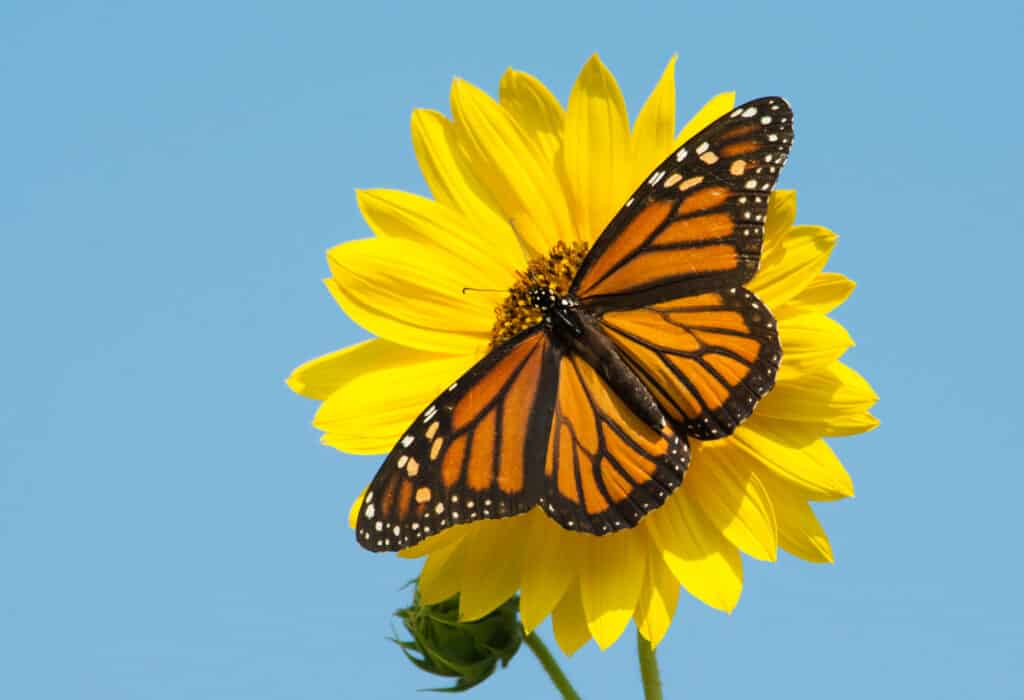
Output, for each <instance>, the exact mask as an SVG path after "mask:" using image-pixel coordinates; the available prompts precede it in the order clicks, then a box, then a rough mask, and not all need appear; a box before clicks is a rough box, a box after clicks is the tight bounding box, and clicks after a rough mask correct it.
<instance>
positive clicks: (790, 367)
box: [778, 314, 853, 382]
mask: <svg viewBox="0 0 1024 700" xmlns="http://www.w3.org/2000/svg"><path fill="white" fill-rule="evenodd" d="M779 341H780V342H781V343H782V365H781V366H780V367H779V373H778V381H779V382H788V381H798V380H799V379H801V378H802V377H803V376H804V375H805V374H809V373H812V372H818V371H820V370H822V369H824V368H825V367H828V366H829V365H831V364H832V363H833V362H835V361H836V360H838V359H839V358H840V357H842V356H843V353H845V352H846V351H847V350H849V349H850V348H852V347H853V338H851V337H850V334H849V333H847V332H846V329H845V328H843V326H842V325H841V324H840V323H839V322H837V321H834V320H832V319H831V318H829V317H828V316H822V315H821V314H803V315H802V316H795V317H792V318H782V319H779Z"/></svg>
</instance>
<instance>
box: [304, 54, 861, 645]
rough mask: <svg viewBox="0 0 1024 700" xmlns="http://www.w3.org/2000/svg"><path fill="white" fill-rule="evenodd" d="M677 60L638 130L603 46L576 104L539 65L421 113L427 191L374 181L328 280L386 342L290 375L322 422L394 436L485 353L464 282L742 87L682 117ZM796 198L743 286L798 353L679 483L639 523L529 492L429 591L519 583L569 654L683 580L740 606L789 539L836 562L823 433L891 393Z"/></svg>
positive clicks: (587, 210)
mask: <svg viewBox="0 0 1024 700" xmlns="http://www.w3.org/2000/svg"><path fill="white" fill-rule="evenodd" d="M674 70H675V59H673V60H672V61H670V62H669V64H668V66H667V68H666V69H665V71H664V73H663V74H662V76H661V79H660V80H659V81H658V83H657V85H656V86H655V88H654V90H653V92H652V93H651V95H650V97H649V98H648V99H647V101H646V103H645V104H644V106H643V108H642V109H641V110H640V112H639V114H638V115H637V118H636V120H635V122H634V124H633V127H632V129H630V124H629V119H628V117H627V113H626V106H625V103H624V101H623V98H622V95H621V93H620V92H619V88H618V86H617V84H616V82H615V79H614V78H613V76H612V74H611V73H610V72H609V71H608V70H607V69H606V68H605V66H604V65H603V64H602V63H601V62H600V60H599V59H598V58H597V57H596V56H595V57H593V58H592V59H591V60H590V61H588V62H587V64H586V65H585V66H584V67H583V70H582V71H581V73H580V75H579V78H578V79H577V81H576V84H575V86H574V87H573V90H572V94H571V95H570V97H569V104H568V108H567V109H563V107H562V106H561V105H560V104H559V102H558V101H557V100H556V99H555V98H554V97H553V96H552V95H551V93H550V92H549V91H548V90H547V88H545V87H544V85H543V84H541V83H540V82H539V81H538V80H537V79H536V78H534V77H532V76H530V75H527V74H525V73H520V72H518V71H514V70H509V71H507V72H506V73H505V75H504V76H503V77H502V80H501V87H500V99H499V100H497V101H495V100H494V99H492V98H491V97H490V96H488V95H487V94H486V93H484V92H483V91H481V90H480V89H479V88H477V87H474V86H473V85H470V84H469V83H467V82H464V81H462V80H456V81H455V82H454V84H453V85H452V90H451V109H452V115H453V116H452V118H451V119H449V118H447V117H445V116H443V115H441V114H439V113H437V112H433V111H428V110H417V111H416V112H414V114H413V117H412V138H413V144H414V146H415V149H416V155H417V158H418V159H419V163H420V167H421V168H422V170H423V174H424V177H425V178H426V181H427V184H428V185H429V187H430V190H431V192H432V193H433V195H434V198H433V199H428V198H424V197H420V196H417V195H413V194H408V193H405V192H398V191H392V190H364V191H360V192H359V193H358V202H359V207H360V209H361V211H362V213H363V216H364V217H365V218H366V221H367V223H368V224H369V226H370V228H371V229H372V230H373V233H374V234H375V237H374V238H371V239H365V240H358V241H352V242H349V243H344V244H342V245H340V246H338V247H336V248H334V249H332V250H331V251H330V252H329V254H328V261H329V264H330V269H331V277H330V278H329V279H327V280H326V284H327V287H328V289H329V290H330V292H331V294H333V295H334V297H335V299H336V300H337V302H338V304H339V305H340V306H341V308H342V309H343V310H344V311H345V313H347V314H348V315H349V316H350V317H352V318H353V319H354V320H355V321H356V322H357V323H359V324H360V325H361V326H363V327H364V328H365V329H367V330H368V331H369V332H370V333H372V334H374V335H375V336H377V338H375V339H373V340H369V341H366V342H363V343H360V344H357V345H355V346H352V347H349V348H345V349H343V350H339V351H337V352H334V353H331V354H329V355H325V356H323V357H320V358H318V359H316V360H312V361H310V362H308V363H306V364H304V365H302V366H301V367H299V368H298V369H296V370H295V372H294V373H293V374H292V376H291V377H290V378H289V380H288V384H289V386H290V387H291V388H292V389H294V390H295V391H296V392H298V393H300V394H302V395H304V396H308V397H310V398H314V399H319V400H321V401H323V404H322V405H321V406H320V409H319V410H318V411H317V414H316V418H315V420H314V424H315V425H316V427H318V428H319V429H321V430H322V431H324V433H325V434H324V437H323V441H324V442H325V443H326V444H328V445H331V446H333V447H336V448H337V449H339V450H343V451H345V452H353V453H360V454H366V453H381V452H387V451H388V450H390V449H391V447H392V446H393V444H394V442H395V441H396V440H397V438H398V437H399V436H401V434H402V432H403V431H404V430H405V429H406V427H407V426H408V424H409V423H410V422H411V421H412V419H413V418H414V417H415V416H416V415H417V414H418V413H419V412H420V411H421V410H422V409H423V407H424V406H427V405H428V404H429V403H430V402H431V401H432V400H433V399H434V397H435V396H436V395H437V394H438V393H440V391H441V390H442V389H443V388H445V387H446V386H447V385H449V384H451V382H452V381H453V380H454V379H456V378H457V377H458V376H459V375H461V374H462V373H463V372H464V371H465V370H467V369H468V368H469V367H470V366H471V365H473V364H474V363H475V362H476V361H477V360H478V359H480V358H481V357H482V356H483V354H484V353H485V352H486V351H487V349H488V344H489V341H490V339H491V332H492V325H493V324H494V317H495V306H496V303H498V302H499V301H500V297H499V298H496V297H495V296H494V295H489V294H482V293H477V294H462V293H460V291H461V290H462V288H463V287H467V286H469V287H485V288H507V287H511V286H512V285H513V284H514V283H515V281H516V277H515V272H516V271H517V270H523V269H525V268H526V265H527V262H528V261H529V260H531V259H533V258H535V257H537V256H541V255H544V254H546V253H547V251H549V250H550V249H551V248H552V247H553V246H554V245H555V244H556V243H557V242H559V241H565V242H574V241H584V242H587V243H591V242H593V241H594V239H595V238H596V237H597V236H598V234H599V233H600V232H601V230H602V228H603V226H604V225H605V223H606V222H608V220H609V219H610V218H611V217H612V216H613V215H614V214H615V212H616V210H617V209H618V208H619V207H620V206H621V205H622V204H623V203H624V201H625V199H626V198H627V197H628V196H629V194H630V192H631V191H632V190H633V188H634V187H635V186H636V184H637V183H639V182H640V181H641V180H642V179H643V178H644V177H646V176H647V175H648V174H649V172H650V170H651V169H652V168H653V167H654V166H655V165H657V164H658V163H659V162H660V161H661V160H662V159H663V158H664V157H665V155H666V154H668V153H670V152H671V151H672V149H673V148H674V147H676V146H677V145H678V144H681V143H682V142H683V141H684V140H686V139H687V138H689V137H690V136H691V135H693V134H694V133H696V132H697V131H699V130H700V129H701V128H703V127H704V126H706V125H707V124H709V123H710V122H712V121H713V120H714V119H716V118H717V117H719V116H721V115H722V114H724V113H725V112H727V111H729V110H730V109H732V107H733V99H734V96H733V94H732V93H724V94H721V95H718V96H716V97H714V98H712V99H711V100H709V101H708V102H707V104H705V105H704V107H703V108H702V109H701V110H700V111H699V112H698V113H697V115H696V116H694V117H693V118H692V119H691V120H690V121H689V122H688V123H687V124H686V126H684V127H683V129H682V131H681V132H678V133H677V132H676V130H675V103H676V96H675V76H674ZM797 155H798V157H799V151H797ZM795 216H796V194H795V193H794V192H793V191H777V192H775V193H773V195H772V198H771V205H770V209H769V214H768V220H767V226H766V232H765V241H764V249H763V256H762V263H761V268H760V270H759V272H758V273H757V276H756V277H755V278H754V280H753V281H752V282H751V283H750V284H749V285H748V286H749V287H750V289H751V290H752V291H754V292H755V293H756V294H757V295H758V296H759V297H760V298H761V299H762V300H763V301H764V302H765V303H767V304H768V306H769V307H770V308H771V309H773V311H774V313H775V315H776V317H777V319H778V324H779V333H780V337H781V343H782V346H783V348H784V357H783V362H782V366H781V367H780V369H779V373H778V377H777V384H776V387H775V389H774V390H773V391H772V392H771V393H770V394H769V395H768V396H767V397H766V398H765V399H764V400H763V401H761V402H760V403H759V404H758V405H757V408H756V410H755V412H754V414H753V416H751V417H750V418H749V419H748V420H747V421H746V422H745V423H744V424H743V425H742V426H740V428H739V429H737V430H736V432H735V434H733V435H732V436H730V437H728V438H726V439H722V440H717V441H714V442H706V443H700V442H696V441H694V443H695V444H694V450H693V455H692V461H691V464H690V468H689V471H688V472H687V475H686V479H685V480H684V482H683V484H682V486H681V487H680V488H679V489H678V490H677V491H676V493H675V494H673V495H672V496H671V497H670V498H669V500H668V501H667V502H666V503H665V505H663V506H662V507H661V508H659V509H658V510H656V511H655V512H654V513H652V514H651V515H649V516H648V517H646V518H644V519H643V520H642V521H641V522H640V523H639V524H638V525H637V526H636V527H634V528H632V529H629V530H624V531H622V532H619V533H616V534H612V535H608V536H605V537H595V536H591V535H586V534H580V533H573V532H569V531H566V530H564V529H562V528H561V527H559V526H558V525H557V524H556V523H554V522H553V521H552V520H550V519H549V518H547V517H546V516H545V515H544V514H543V513H541V512H540V511H539V510H537V509H534V510H533V511H531V512H529V513H526V514H524V515H521V516H517V517H514V518H508V519H504V520H491V521H481V522H476V523H473V524H470V525H463V526H459V527H455V528H451V529H449V530H446V531H444V532H443V533H441V534H439V535H437V536H434V537H432V538H429V539H427V540H425V541H424V542H422V543H421V544H419V545H417V546H416V547H413V548H411V549H409V550H406V551H405V552H403V556H410V557H420V556H426V557H427V559H426V562H425V564H424V566H423V571H422V573H421V576H420V593H421V595H422V599H423V602H424V603H426V604H430V603H437V602H440V601H442V600H444V599H446V598H449V597H450V596H452V595H454V594H456V593H459V594H460V606H461V610H460V613H461V616H462V617H463V619H467V620H471V619H477V618H480V617H482V616H484V615H486V614H487V613H489V612H491V611H492V610H494V609H495V608H497V607H498V606H499V605H501V604H502V603H504V602H505V601H506V600H508V599H509V598H510V597H511V596H512V595H513V594H515V593H516V591H519V592H520V596H521V602H520V612H521V616H522V620H523V624H524V625H525V627H526V629H527V630H528V631H529V630H532V629H533V628H534V627H536V626H537V625H538V624H540V622H541V621H542V620H543V619H545V618H546V617H547V616H548V615H552V617H553V624H554V631H555V636H556V639H557V641H558V644H559V645H560V646H561V648H562V649H563V650H564V651H565V652H566V653H569V654H571V653H573V652H575V651H576V650H577V649H579V648H580V646H582V645H583V644H584V643H585V642H586V641H587V640H589V639H591V638H593V639H594V640H595V641H596V642H597V644H598V645H599V646H600V647H601V648H606V647H608V646H609V645H611V644H612V643H613V642H614V641H615V640H616V639H617V638H618V637H619V636H620V635H621V634H622V632H623V630H624V629H625V627H626V626H627V625H628V624H629V621H630V620H631V619H632V620H635V622H636V625H637V627H638V628H639V630H640V632H641V634H643V636H644V637H646V638H647V639H648V640H650V641H651V643H652V644H655V645H656V644H657V643H658V642H659V641H660V640H661V639H662V638H663V637H664V635H665V632H666V631H667V630H668V627H669V624H670V623H671V620H672V616H673V613H674V611H675V607H676V603H677V600H678V596H679V588H680V586H682V587H683V588H685V589H686V590H687V591H688V592H689V593H690V594H691V595H693V596H695V597H696V598H698V599H699V600H701V601H703V602H705V603H706V604H708V605H710V606H711V607H714V608H717V609H719V610H724V611H731V610H732V609H733V608H734V607H735V606H736V603H737V601H738V600H739V596H740V591H741V589H742V583H743V570H742V562H741V558H740V552H743V553H745V554H747V555H748V556H750V557H753V558H755V559H760V560H766V561H773V560H774V559H775V558H776V556H777V549H778V547H780V546H781V547H782V549H784V550H786V551H787V552H790V553H791V554H793V555H795V556H797V557H800V558H802V559H805V560H808V561H812V562H830V561H832V551H831V548H830V546H829V542H828V539H827V537H826V536H825V533H824V531H823V530H822V528H821V526H820V525H819V523H818V521H817V519H816V518H815V515H814V512H813V511H812V509H811V507H810V505H809V502H810V501H830V500H836V499H840V498H846V497H848V496H851V495H853V485H852V482H851V480H850V477H849V475H848V474H847V472H846V471H845V470H844V468H843V466H842V465H841V464H840V463H839V460H838V459H837V458H836V456H835V455H834V454H833V452H832V450H831V449H830V448H829V446H828V444H827V443H826V442H825V440H824V439H823V438H825V437H837V436H843V435H851V434H854V433H860V432H864V431H867V430H870V429H872V428H874V427H875V426H876V425H877V421H876V420H875V419H874V418H873V417H872V416H871V415H870V414H869V413H868V412H867V411H868V409H869V408H870V407H871V406H872V405H873V404H874V402H875V401H876V400H877V396H876V395H875V393H874V392H873V391H872V389H871V387H870V386H869V385H868V383H867V382H866V381H865V380H864V379H863V378H861V377H860V375H858V374H857V373H856V372H854V371H853V370H852V369H850V368H849V367H847V366H846V365H844V364H843V363H842V362H840V361H839V360H840V357H841V356H842V355H843V353H844V352H845V351H846V350H847V349H848V348H849V347H850V346H852V345H853V341H852V340H851V338H850V336H849V335H848V334H847V332H846V330H845V329H844V328H843V327H842V326H841V325H840V324H839V323H837V322H836V321H834V320H832V319H830V318H829V317H828V316H827V315H826V314H828V313H829V312H830V311H832V309H834V308H836V307H837V306H838V305H839V304H841V303H842V302H843V301H845V299H846V298H847V297H848V296H849V294H850V292H851V291H852V290H853V287H854V284H853V282H852V281H850V280H849V279H847V278H846V277H844V276H842V275H840V274H836V273H830V272H822V269H823V268H824V266H825V263H826V262H827V260H828V257H829V254H830V252H831V250H832V247H833V246H834V245H835V242H836V236H835V234H833V233H832V232H831V231H829V230H827V229H825V228H822V227H820V226H794V224H793V222H794V219H795ZM370 476H371V475H369V474H368V475H367V481H369V478H370ZM356 507H358V500H357V504H356ZM353 512H355V510H354V511H353Z"/></svg>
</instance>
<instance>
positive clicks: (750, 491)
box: [680, 443, 778, 561]
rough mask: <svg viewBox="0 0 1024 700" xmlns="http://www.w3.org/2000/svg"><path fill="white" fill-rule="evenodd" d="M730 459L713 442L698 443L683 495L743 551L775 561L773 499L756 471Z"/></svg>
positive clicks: (775, 543) (775, 535)
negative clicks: (769, 496)
mask: <svg viewBox="0 0 1024 700" xmlns="http://www.w3.org/2000/svg"><path fill="white" fill-rule="evenodd" d="M728 457H729V452H728V451H727V450H726V451H723V450H721V449H716V448H715V447H714V446H713V443H712V444H709V445H707V446H705V445H703V444H701V443H698V449H696V450H695V451H694V454H693V461H692V463H691V465H690V470H689V471H688V472H687V474H686V479H685V480H684V482H683V488H682V493H681V494H680V495H681V497H682V498H685V499H687V500H689V501H690V502H692V503H693V504H694V505H695V506H696V507H697V508H699V509H700V510H701V511H702V512H703V513H704V514H705V515H707V516H708V519H709V520H710V521H711V522H712V523H713V524H714V525H715V527H717V528H718V529H719V530H720V531H721V533H722V534H723V535H725V537H726V538H727V539H728V540H729V541H730V542H732V543H733V544H734V545H736V546H737V547H739V548H740V549H741V550H742V551H743V552H746V553H747V554H748V555H750V556H752V557H754V558H755V559H761V560H764V561H775V558H776V556H777V553H776V549H777V547H778V535H777V531H776V525H775V512H774V511H773V510H772V502H771V499H770V498H768V494H767V492H766V491H765V490H764V486H762V485H761V480H760V479H758V478H757V474H756V473H755V472H754V471H753V470H752V469H749V468H748V469H744V468H743V465H742V464H735V463H733V462H731V461H730V460H729V459H728Z"/></svg>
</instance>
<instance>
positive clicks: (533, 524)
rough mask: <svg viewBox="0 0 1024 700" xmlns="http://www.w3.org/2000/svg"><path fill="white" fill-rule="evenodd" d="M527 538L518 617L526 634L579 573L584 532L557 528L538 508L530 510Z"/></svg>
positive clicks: (558, 599) (560, 597) (551, 607)
mask: <svg viewBox="0 0 1024 700" xmlns="http://www.w3.org/2000/svg"><path fill="white" fill-rule="evenodd" d="M526 518H527V519H528V520H529V527H530V532H531V534H530V537H529V544H528V545H527V553H526V561H527V562H528V565H527V566H524V567H523V575H522V579H523V580H522V590H521V592H520V594H519V616H520V617H521V618H522V620H523V627H524V628H526V631H527V633H529V632H532V631H533V630H534V629H535V628H536V627H537V625H539V624H540V623H541V622H542V621H543V620H544V618H546V617H547V616H548V615H550V614H551V611H552V610H553V609H554V607H555V605H557V604H558V601H560V600H561V599H562V596H564V595H565V592H566V590H567V589H568V588H569V584H570V583H572V582H575V581H576V579H577V578H578V576H579V573H578V572H579V569H580V566H581V562H580V559H581V554H582V552H583V549H584V547H583V545H582V544H581V542H580V540H581V538H584V537H586V535H581V534H578V533H573V532H569V531H567V530H565V529H564V528H562V527H559V526H558V524H556V523H555V522H554V521H552V520H551V518H549V517H547V516H546V515H544V513H543V512H542V511H541V510H540V509H539V508H534V509H533V510H532V511H530V512H529V513H528V514H527V515H526Z"/></svg>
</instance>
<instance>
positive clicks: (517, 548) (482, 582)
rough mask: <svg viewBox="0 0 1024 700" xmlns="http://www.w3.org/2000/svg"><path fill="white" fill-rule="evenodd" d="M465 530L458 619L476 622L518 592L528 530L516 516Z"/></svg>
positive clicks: (474, 524) (485, 521)
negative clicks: (467, 531) (466, 531)
mask: <svg viewBox="0 0 1024 700" xmlns="http://www.w3.org/2000/svg"><path fill="white" fill-rule="evenodd" d="M468 529H469V530H470V532H469V534H468V535H466V538H465V539H464V540H463V541H462V548H463V552H462V579H461V582H460V585H459V619H460V620H479V619H480V618H481V617H483V616H484V615H486V614H488V613H490V612H491V611H492V610H494V609H496V608H497V607H498V606H499V605H501V604H502V603H504V602H505V601H506V600H508V599H509V598H511V597H512V596H513V595H515V592H516V590H518V588H519V579H520V569H521V566H522V561H523V550H524V549H525V547H526V542H527V537H526V535H527V534H528V532H529V528H528V527H527V526H526V523H524V522H523V518H522V517H521V516H520V517H517V518H509V519H503V520H481V521H479V522H475V523H473V524H472V525H469V526H468ZM530 566H533V563H532V562H531V563H530Z"/></svg>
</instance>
